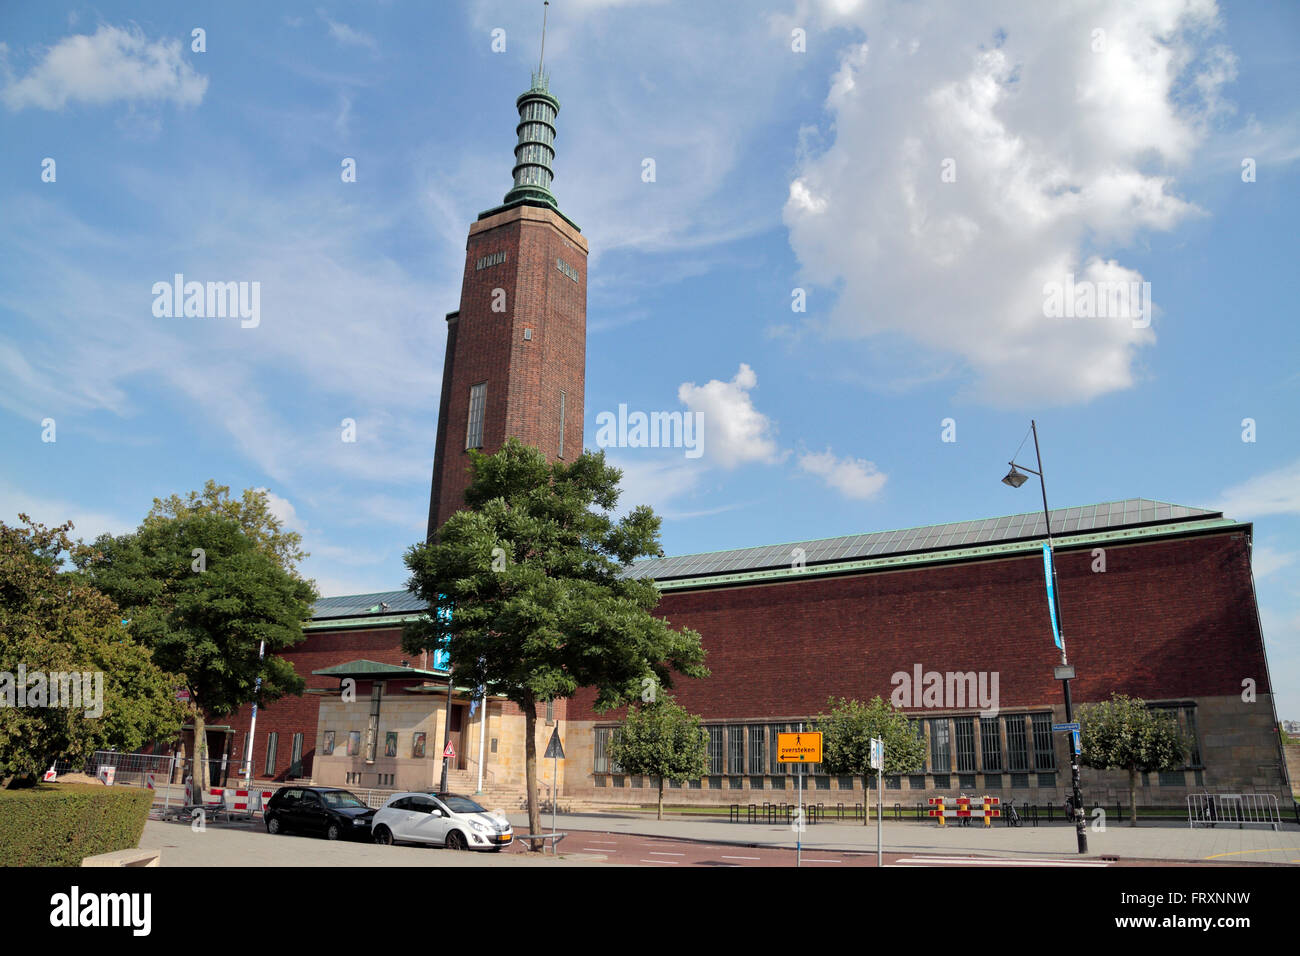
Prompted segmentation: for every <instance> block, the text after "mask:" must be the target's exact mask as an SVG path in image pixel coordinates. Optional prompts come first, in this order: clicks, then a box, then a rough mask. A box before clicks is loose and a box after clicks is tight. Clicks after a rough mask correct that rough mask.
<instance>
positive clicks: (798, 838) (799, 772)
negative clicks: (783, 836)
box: [794, 724, 803, 867]
mask: <svg viewBox="0 0 1300 956" xmlns="http://www.w3.org/2000/svg"><path fill="white" fill-rule="evenodd" d="M799 732H800V733H803V724H800V725H799ZM795 766H796V767H797V769H796V770H795V774H796V777H795V782H796V784H797V785H798V788H799V823H798V826H796V828H795V831H794V865H795V866H796V867H801V866H803V766H802V765H800V764H796V765H795Z"/></svg>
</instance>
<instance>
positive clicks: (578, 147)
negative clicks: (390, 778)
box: [0, 0, 1300, 719]
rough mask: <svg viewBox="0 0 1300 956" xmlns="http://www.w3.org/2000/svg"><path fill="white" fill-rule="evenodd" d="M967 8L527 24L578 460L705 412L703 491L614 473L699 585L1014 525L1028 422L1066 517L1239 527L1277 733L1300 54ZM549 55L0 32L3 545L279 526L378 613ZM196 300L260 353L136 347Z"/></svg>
mask: <svg viewBox="0 0 1300 956" xmlns="http://www.w3.org/2000/svg"><path fill="white" fill-rule="evenodd" d="M282 6H286V7H288V11H287V12H286V9H281V7H282ZM968 6H975V5H967V4H954V5H952V6H950V7H945V6H942V5H928V6H927V9H921V8H920V7H919V6H918V5H916V4H901V3H900V4H895V3H885V2H879V3H868V2H853V0H835V2H831V0H824V2H812V0H787V2H782V3H774V4H764V5H759V4H746V5H744V6H743V10H744V13H743V14H742V13H739V12H738V10H740V9H742V8H740V7H736V6H735V5H729V4H699V3H693V4H692V3H674V2H636V0H622V2H616V0H557V2H555V3H553V4H552V5H551V15H550V29H549V32H548V35H547V47H546V49H547V64H548V68H549V70H550V73H551V89H552V91H553V92H554V93H555V94H556V95H557V96H558V98H559V99H560V102H561V104H562V106H561V111H560V114H559V118H558V127H559V135H558V138H557V141H556V149H557V157H556V161H555V171H556V179H555V182H554V187H553V188H554V191H555V194H556V195H557V197H558V198H559V202H560V206H561V208H562V209H563V210H564V211H565V213H566V214H567V215H569V216H570V217H571V218H572V219H573V220H575V221H576V222H577V223H578V224H579V225H580V226H581V228H582V230H583V233H584V235H586V236H587V238H588V240H589V242H590V244H591V255H590V259H589V263H588V283H589V290H588V328H589V337H588V368H587V395H586V399H587V402H586V405H587V407H586V410H585V413H586V419H585V424H586V432H585V434H586V442H587V445H588V446H589V447H590V446H591V445H593V443H594V439H595V418H596V415H597V414H598V413H599V412H601V411H612V410H615V409H617V407H618V405H619V404H620V403H626V404H627V405H628V407H629V408H630V409H633V410H644V411H656V410H663V411H673V410H683V411H685V410H690V411H700V412H703V414H704V416H705V417H704V420H705V449H704V454H703V455H702V456H701V457H699V458H697V459H692V458H688V457H687V456H686V455H685V454H683V451H682V450H681V449H630V448H622V449H610V456H611V458H612V459H613V460H614V461H615V463H617V464H619V465H620V466H621V467H623V468H624V469H625V487H626V488H627V495H626V498H627V499H631V501H632V502H633V503H636V502H646V503H649V504H652V505H653V506H654V507H655V509H656V510H657V511H658V512H659V513H660V514H662V515H663V516H664V519H665V520H664V534H663V543H664V547H665V550H666V551H667V552H668V553H685V552H690V551H703V550H717V549H721V548H729V547H740V546H745V545H754V544H763V543H772V542H778V541H789V540H801V539H807V538H816V537H825V536H830V535H836V534H846V533H851V532H859V531H871V530H878V529H883V528H899V527H909V526H914V525H921V524H932V523H937V522H943V521H953V520H962V519H967V518H976V517H987V516H991V515H999V514H1009V513H1014V512H1019V511H1028V510H1032V509H1033V508H1034V507H1035V505H1036V501H1037V495H1036V487H1035V486H1033V485H1026V486H1025V488H1023V489H1021V490H1020V491H1019V492H1013V491H1011V490H1010V489H1008V488H1007V487H1005V486H1004V485H1002V484H1000V483H999V481H998V479H999V478H1000V477H1001V476H1002V474H1003V473H1004V472H1005V465H1006V461H1007V459H1008V458H1009V457H1010V456H1011V454H1012V453H1013V452H1014V451H1015V450H1016V448H1017V446H1018V445H1019V443H1020V440H1021V438H1022V437H1023V435H1024V434H1025V431H1026V429H1027V428H1028V423H1029V419H1030V418H1031V417H1034V418H1036V419H1037V420H1038V422H1039V428H1040V434H1041V437H1042V444H1043V455H1044V463H1045V467H1046V471H1047V476H1048V492H1049V496H1050V501H1051V503H1052V504H1053V505H1054V506H1061V507H1064V506H1068V505H1077V504H1086V503H1091V502H1097V501H1108V500H1115V499H1120V498H1127V497H1139V496H1140V497H1150V498H1158V499H1162V500H1167V501H1173V502H1177V503H1180V504H1188V505H1194V506H1200V507H1216V508H1223V509H1225V510H1226V511H1227V513H1228V515H1229V516H1230V517H1233V518H1237V519H1241V520H1249V521H1252V522H1254V524H1255V545H1256V552H1255V574H1256V583H1257V588H1258V593H1259V601H1260V607H1261V613H1262V616H1263V621H1264V628H1265V636H1266V641H1267V647H1268V652H1269V660H1270V666H1271V669H1272V676H1273V679H1274V681H1275V682H1276V684H1277V685H1278V690H1279V694H1280V697H1281V711H1282V713H1281V716H1283V717H1289V718H1292V719H1295V718H1300V690H1298V689H1297V687H1298V684H1300V650H1298V648H1300V586H1298V585H1297V569H1300V431H1298V430H1297V425H1296V420H1295V413H1296V410H1297V408H1298V407H1300V364H1298V361H1297V360H1298V359H1300V332H1298V331H1297V329H1296V325H1295V321H1294V315H1295V310H1294V305H1295V300H1294V280H1293V278H1292V277H1293V275H1294V260H1295V253H1296V244H1295V239H1294V235H1295V225H1294V224H1295V222H1296V219H1297V198H1296V197H1297V195H1298V194H1300V191H1298V190H1297V188H1296V186H1297V180H1298V176H1297V173H1298V172H1300V164H1298V163H1297V160H1298V159H1300V113H1298V110H1297V102H1296V97H1295V93H1294V91H1295V90H1296V89H1297V88H1300V62H1298V61H1297V58H1296V57H1295V55H1294V50H1295V46H1296V41H1297V39H1298V38H1300V10H1298V9H1297V8H1296V7H1295V6H1294V5H1292V4H1287V3H1276V4H1269V3H1252V4H1249V5H1235V4H1229V5H1223V6H1221V7H1216V6H1215V5H1214V4H1213V3H1208V2H1192V0H1188V2H1176V0H1161V2H1155V0H1150V2H1137V3H1120V2H1118V0H1116V2H1103V0H1098V2H1095V3H1091V4H1078V5H1072V6H1071V7H1070V9H1069V10H1068V11H1063V10H1056V9H1051V8H1053V7H1055V6H1056V5H1049V4H1038V3H1020V4H1012V3H990V4H980V5H978V6H979V9H978V10H972V9H967V7H968ZM539 21H540V4H537V3H533V2H527V3H522V2H477V3H465V4H438V5H436V10H435V9H431V5H427V4H417V3H399V2H392V3H375V4H357V3H347V4H343V3H337V2H336V3H332V4H329V3H324V4H320V5H316V4H303V5H301V6H297V7H292V6H289V5H271V4H251V3H241V2H231V3H223V4H210V5H203V4H199V5H189V8H188V9H176V5H174V4H170V3H148V2H145V3H133V4H130V5H120V6H119V5H114V4H99V5H81V4H71V5H59V4H46V5H41V6H39V7H31V8H28V9H17V10H15V9H6V10H4V11H3V12H0V44H2V45H0V143H2V144H3V146H2V148H0V174H2V175H0V224H2V225H3V228H2V229H0V440H2V441H3V442H4V447H5V449H6V454H5V467H4V468H3V470H2V471H0V513H2V514H3V519H4V520H6V521H12V520H14V517H15V516H16V514H17V513H18V512H19V511H22V510H26V511H29V512H31V513H32V514H33V516H35V517H37V518H39V519H40V520H44V521H47V522H56V521H62V520H66V519H68V518H71V519H72V520H74V521H75V522H76V525H77V532H78V533H79V534H84V535H86V536H93V535H94V534H97V533H99V532H101V531H106V530H107V531H113V532H120V531H124V530H128V529H130V528H132V527H134V526H135V524H136V523H137V522H138V521H139V520H140V518H141V517H142V516H143V515H144V513H145V512H146V511H147V510H148V507H149V504H150V501H151V499H152V498H153V497H154V496H156V495H166V494H170V493H172V492H181V491H186V490H189V489H192V488H198V487H201V486H202V484H203V482H204V481H205V480H206V479H207V478H217V479H218V480H219V481H221V482H222V483H225V484H229V485H231V486H232V487H233V488H234V489H236V490H239V489H241V488H244V487H265V488H268V489H269V490H270V491H271V493H272V494H273V495H274V496H275V501H276V504H277V508H278V509H279V510H280V513H281V514H282V515H283V516H284V517H285V518H286V520H287V521H288V522H289V523H290V525H291V526H293V527H295V528H296V529H298V530H299V531H301V532H302V534H303V536H304V538H305V542H306V547H307V549H308V550H309V551H310V552H311V557H310V558H309V559H308V561H307V564H306V568H305V570H306V572H307V573H308V574H309V575H311V576H313V577H314V578H316V580H317V582H318V584H319V586H320V588H321V590H322V592H323V593H324V594H327V595H334V594H343V593H350V592H358V591H373V590H388V589H394V588H400V587H402V586H403V585H404V582H405V572H404V568H403V566H402V561H401V556H402V553H403V551H404V550H405V548H406V547H407V546H408V545H409V544H411V543H412V542H414V541H416V540H417V539H418V538H419V537H420V536H421V535H422V533H423V528H424V522H425V519H426V513H427V507H428V492H429V475H430V470H431V465H432V459H433V442H434V433H435V427H436V418H437V395H438V389H439V379H440V375H441V368H442V353H443V345H444V336H445V333H444V322H443V315H444V314H445V313H446V312H448V311H451V310H453V309H455V308H456V305H457V301H458V298H459V281H460V274H461V268H462V265H463V256H464V242H465V236H466V233H467V230H468V227H469V224H470V223H471V222H472V221H473V220H474V218H475V216H476V215H477V214H478V213H479V212H480V211H482V210H484V209H487V208H489V207H491V206H493V205H495V204H496V203H498V202H499V201H500V200H501V197H502V196H503V195H504V193H505V191H506V190H507V189H508V188H509V185H510V167H511V165H512V161H513V157H512V147H513V142H514V127H515V123H516V121H517V117H516V114H515V110H514V98H515V96H516V95H517V94H518V93H520V92H521V91H523V90H524V89H525V88H526V87H527V85H528V82H529V72H530V70H531V69H533V68H534V67H535V65H536V57H537V37H538V30H539V25H540V24H539ZM195 28H201V29H202V30H203V31H205V33H204V42H205V47H206V49H205V50H203V51H202V52H198V51H196V50H194V49H192V45H193V43H194V40H193V34H192V31H193V30H194V29H195ZM496 30H502V31H504V40H505V44H504V45H505V49H504V50H503V51H500V52H498V51H494V49H493V45H494V31H496ZM495 35H496V36H497V37H500V36H501V34H495ZM496 45H497V46H500V45H501V44H500V42H499V41H498V42H497V44H496ZM796 47H802V49H796ZM347 157H350V158H353V159H355V161H356V169H357V177H356V182H354V183H344V182H343V181H342V178H341V176H340V168H341V163H342V161H343V160H344V159H345V158H347ZM47 158H49V159H53V160H54V181H53V182H46V181H43V179H42V172H43V161H44V160H46V159H47ZM647 158H649V159H653V160H654V170H655V175H654V179H653V181H651V182H647V181H645V179H644V178H643V170H644V168H645V166H644V160H646V159H647ZM1246 160H1253V164H1248V165H1253V169H1254V181H1252V182H1246V181H1244V180H1243V162H1245V161H1246ZM44 166H48V164H44ZM47 178H48V174H47ZM176 273H182V274H184V275H185V276H186V277H187V279H189V280H197V281H248V282H252V281H257V282H258V283H259V284H260V290H261V303H260V306H261V308H260V321H259V324H258V325H257V326H256V327H255V328H254V327H250V328H242V327H241V323H240V322H239V320H237V319H230V318H225V319H219V318H195V317H190V318H184V317H180V318H173V317H158V316H155V315H154V314H153V309H152V306H153V303H154V294H153V292H152V289H153V286H154V283H156V282H160V281H163V282H169V281H171V278H172V276H173V275H174V274H176ZM1067 274H1072V275H1074V276H1075V278H1076V279H1077V280H1078V281H1079V282H1110V281H1123V282H1125V283H1127V282H1136V283H1138V287H1141V283H1150V286H1149V288H1150V301H1151V302H1152V303H1153V307H1152V309H1151V311H1150V314H1149V316H1148V318H1149V322H1144V320H1143V318H1142V317H1140V316H1136V317H1135V316H1134V315H1130V314H1127V313H1126V314H1123V315H1121V316H1119V317H1115V316H1114V315H1111V316H1109V317H1107V316H1097V317H1091V316H1080V317H1074V318H1062V317H1052V316H1049V315H1048V314H1047V311H1048V310H1047V309H1046V308H1045V305H1044V302H1045V290H1046V288H1047V286H1048V285H1049V284H1051V283H1060V282H1063V281H1064V278H1065V276H1066V275H1067ZM795 290H803V291H802V297H803V299H804V301H805V303H806V307H805V310H804V311H795V310H794V309H793V308H792V305H793V304H794V303H795V302H796V295H797V294H796V291H795ZM345 418H351V419H354V420H355V421H356V423H357V440H356V441H355V442H352V443H348V442H344V441H342V440H341V431H342V429H341V424H340V423H341V422H342V420H343V419H345ZM45 419H53V420H54V423H55V429H56V431H55V437H56V440H55V441H53V442H49V441H42V434H43V432H46V431H47V429H46V428H45V426H43V425H42V422H43V420H45ZM945 419H952V420H953V423H954V427H955V438H956V440H955V441H944V440H943V434H944V424H943V423H944V420H945ZM1244 419H1252V420H1253V421H1254V423H1255V433H1254V441H1243V424H1242V423H1243V420H1244ZM951 433H952V430H951V429H950V434H951ZM1021 460H1025V459H1024V458H1023V457H1022V459H1021ZM1062 600H1063V612H1064V613H1066V614H1067V615H1068V595H1063V597H1062ZM1067 623H1068V622H1067Z"/></svg>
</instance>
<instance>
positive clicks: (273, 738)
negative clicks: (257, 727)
mask: <svg viewBox="0 0 1300 956" xmlns="http://www.w3.org/2000/svg"><path fill="white" fill-rule="evenodd" d="M279 740H280V735H279V734H277V733H269V734H267V735H266V776H268V777H274V776H275V748H276V745H277V744H278V743H279Z"/></svg>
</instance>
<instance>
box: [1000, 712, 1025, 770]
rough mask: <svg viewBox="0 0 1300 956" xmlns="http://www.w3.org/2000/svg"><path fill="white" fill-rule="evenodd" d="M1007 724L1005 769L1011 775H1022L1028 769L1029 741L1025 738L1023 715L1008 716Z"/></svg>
mask: <svg viewBox="0 0 1300 956" xmlns="http://www.w3.org/2000/svg"><path fill="white" fill-rule="evenodd" d="M1006 722H1007V763H1008V766H1007V769H1008V770H1010V771H1011V772H1012V773H1023V772H1024V771H1026V770H1028V769H1029V740H1028V738H1027V737H1026V736H1025V715H1024V714H1008V715H1007V716H1006Z"/></svg>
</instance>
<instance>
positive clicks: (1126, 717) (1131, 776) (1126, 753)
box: [1076, 694, 1187, 827]
mask: <svg viewBox="0 0 1300 956" xmlns="http://www.w3.org/2000/svg"><path fill="white" fill-rule="evenodd" d="M1076 719H1077V720H1078V721H1079V725H1080V727H1079V730H1080V734H1079V736H1080V744H1081V747H1082V753H1081V754H1080V757H1079V764H1080V766H1084V767H1091V768H1092V769H1094V770H1127V771H1128V802H1129V826H1133V827H1135V826H1137V775H1138V774H1139V773H1155V772H1157V771H1160V770H1176V769H1178V768H1179V767H1181V766H1182V765H1183V761H1184V759H1185V758H1186V754H1187V745H1186V742H1185V741H1184V740H1183V737H1182V733H1181V732H1180V731H1179V729H1178V719H1177V717H1175V716H1174V714H1173V713H1171V712H1169V711H1162V710H1159V709H1152V708H1150V707H1147V705H1146V702H1145V701H1143V700H1141V699H1139V698H1136V697H1126V696H1125V695H1123V694H1112V695H1111V699H1110V700H1108V701H1105V702H1103V703H1100V704H1084V705H1083V706H1081V707H1080V708H1079V710H1078V716H1077V718H1076Z"/></svg>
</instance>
